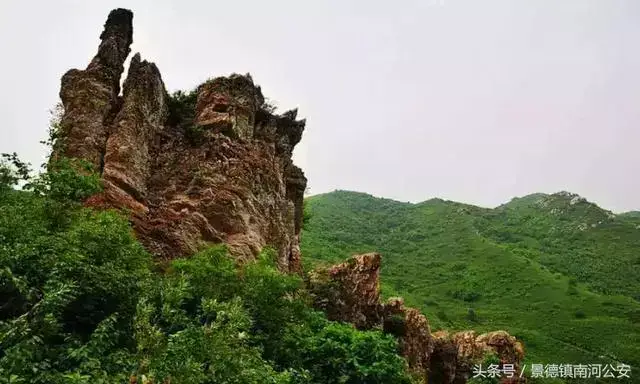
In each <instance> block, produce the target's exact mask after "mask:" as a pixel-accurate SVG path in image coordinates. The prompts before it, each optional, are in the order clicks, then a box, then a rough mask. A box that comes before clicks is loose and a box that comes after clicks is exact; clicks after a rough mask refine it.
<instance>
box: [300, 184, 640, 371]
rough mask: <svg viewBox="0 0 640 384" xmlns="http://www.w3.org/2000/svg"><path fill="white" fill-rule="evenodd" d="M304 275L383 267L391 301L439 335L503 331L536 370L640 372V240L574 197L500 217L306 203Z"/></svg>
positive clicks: (455, 207)
mask: <svg viewBox="0 0 640 384" xmlns="http://www.w3.org/2000/svg"><path fill="white" fill-rule="evenodd" d="M306 205H307V208H306V209H307V214H308V215H309V219H308V222H307V223H306V225H305V227H304V230H303V233H302V253H303V255H304V257H303V260H304V263H305V267H306V268H310V267H311V266H315V265H318V264H325V263H334V262H337V261H339V260H342V259H344V258H345V257H346V256H348V255H350V254H352V253H362V252H370V251H378V252H381V253H382V255H383V263H382V271H381V276H382V284H383V294H385V295H386V296H392V295H400V296H403V297H405V299H406V300H407V302H408V303H409V304H411V305H414V306H417V307H418V308H420V309H422V310H423V312H424V313H425V314H426V315H427V317H428V318H429V321H430V323H431V327H432V329H436V330H437V329H445V328H446V329H460V330H462V329H469V328H471V329H476V330H479V331H487V330H490V329H505V330H507V331H508V332H510V333H511V334H513V335H515V336H516V337H517V338H518V339H520V340H522V341H524V344H525V349H526V353H527V355H526V356H527V362H528V363H544V364H552V363H556V364H561V363H574V364H578V363H594V362H598V361H602V362H609V361H612V360H617V361H622V362H625V363H628V364H631V365H632V366H635V367H638V366H640V302H639V301H640V296H639V294H640V254H638V250H640V229H638V228H637V226H636V224H635V223H634V222H632V218H630V217H626V216H627V215H624V216H623V217H618V216H616V215H613V214H612V213H610V212H608V211H606V210H603V209H601V208H599V207H598V206H596V205H595V204H592V203H590V202H588V201H587V200H585V199H583V198H581V197H579V196H577V195H574V194H570V193H567V192H560V193H557V194H552V195H546V194H534V195H529V196H525V197H522V198H516V199H513V200H512V201H510V202H509V203H506V204H504V205H502V206H500V207H498V208H495V209H486V208H479V207H475V206H471V205H466V204H461V203H457V202H452V201H444V200H440V199H431V200H428V201H425V202H422V203H419V204H410V203H403V202H397V201H393V200H389V199H382V198H376V197H372V196H370V195H367V194H363V193H356V192H347V191H336V192H332V193H328V194H323V195H317V196H312V197H309V198H307V200H306Z"/></svg>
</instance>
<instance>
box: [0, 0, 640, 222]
mask: <svg viewBox="0 0 640 384" xmlns="http://www.w3.org/2000/svg"><path fill="white" fill-rule="evenodd" d="M117 7H123V8H128V9H131V10H132V11H133V12H134V19H133V23H134V35H133V39H134V44H133V47H132V54H133V53H135V52H138V51H139V52H141V54H142V57H143V58H144V59H147V60H150V61H153V62H155V63H156V64H157V65H158V67H159V68H160V71H161V72H162V76H163V80H164V82H165V84H166V85H167V88H168V89H169V90H170V91H173V90H177V89H191V88H193V87H195V86H196V85H197V84H199V83H200V82H202V81H204V80H206V79H207V78H209V77H215V76H219V75H227V74H230V73H232V72H238V73H247V72H250V73H251V74H252V76H253V78H254V80H255V81H256V83H258V84H260V85H261V86H262V89H263V92H264V93H265V96H267V97H269V98H270V99H272V100H274V101H275V102H276V104H277V105H278V106H280V107H281V110H286V109H289V108H292V107H299V110H300V113H299V116H302V117H306V118H307V129H306V131H305V134H304V138H303V140H302V142H301V143H300V144H299V145H298V147H297V149H296V152H295V156H294V157H295V160H296V163H297V164H298V165H299V166H301V167H302V168H303V169H304V171H305V173H306V175H307V177H308V179H309V186H310V187H311V193H312V194H317V193H323V192H329V191H332V190H334V189H347V190H355V191H361V192H367V193H371V194H373V195H376V196H383V197H389V198H393V199H397V200H401V201H413V202H417V201H423V200H427V199H429V198H432V197H440V198H444V199H448V200H456V201H461V202H465V203H471V204H476V205H481V206H488V207H492V206H496V205H499V204H501V203H504V202H507V201H509V200H510V199H511V198H512V197H514V196H522V195H526V194H530V193H534V192H547V193H552V192H557V191H560V190H567V191H571V192H574V193H578V194H580V195H582V196H584V197H586V198H587V199H589V200H591V201H594V202H596V203H598V204H599V205H600V206H602V207H603V208H606V209H610V210H613V211H614V212H621V211H628V210H640V50H639V49H638V41H639V40H640V1H637V0H626V1H625V0H597V1H596V0H592V1H590V0H563V1H558V0H519V1H515V0H501V1H499V0H483V1H479V0H466V1H464V0H416V1H409V0H399V1H396V2H391V1H378V0H376V1H372V0H362V1H347V0H334V1H300V0H297V1H296V0H290V1H278V0H276V1H258V0H255V1H224V2H219V1H184V0H182V1H158V0H153V1H151V0H147V1H119V2H116V1H100V2H97V1H80V0H77V1H70V0H63V1H24V0H20V1H18V0H2V2H1V3H0V52H1V53H2V60H0V84H2V88H3V89H2V92H1V94H0V116H1V121H2V124H1V125H0V152H14V151H15V152H18V153H19V154H20V155H21V156H22V157H23V159H26V160H28V161H31V162H32V163H34V164H40V163H41V162H42V161H43V160H44V159H43V156H44V153H45V149H44V147H43V146H42V145H40V144H38V141H39V140H41V139H43V138H44V137H45V135H46V129H47V125H48V119H49V115H48V112H47V111H48V110H49V109H51V108H52V107H53V105H54V104H55V103H56V102H57V101H58V91H59V86H60V77H61V76H62V74H63V73H64V72H66V71H67V70H68V69H70V68H84V67H86V65H87V64H88V63H89V61H90V59H91V58H92V57H93V55H95V53H96V52H97V48H98V44H99V39H98V37H99V35H100V32H101V31H102V26H103V24H104V21H105V20H106V17H107V14H108V13H109V11H110V10H111V9H112V8H117Z"/></svg>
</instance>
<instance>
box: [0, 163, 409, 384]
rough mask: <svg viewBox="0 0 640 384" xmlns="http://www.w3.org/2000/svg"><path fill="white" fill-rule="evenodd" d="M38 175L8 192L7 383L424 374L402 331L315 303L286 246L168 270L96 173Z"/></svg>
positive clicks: (3, 326) (351, 379)
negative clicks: (115, 206) (370, 328)
mask: <svg viewBox="0 0 640 384" xmlns="http://www.w3.org/2000/svg"><path fill="white" fill-rule="evenodd" d="M14 160H17V158H14ZM10 169H11V172H13V173H11V174H10V175H18V176H19V175H20V173H19V171H16V168H10ZM12 177H13V176H12ZM16 177H17V176H16ZM7 180H8V181H7V184H6V185H7V186H13V184H15V183H16V179H15V178H11V179H7ZM26 181H27V185H28V186H29V187H28V188H25V189H24V190H15V189H13V188H7V189H5V190H3V192H2V193H1V194H0V383H30V384H31V383H33V384H38V383H43V384H44V383H47V384H48V383H105V384H106V383H124V382H129V380H130V378H132V377H135V378H136V380H138V382H147V383H163V382H167V383H168V382H171V383H177V384H179V383H203V384H205V383H230V384H231V383H237V384H240V383H242V384H252V383H255V384H258V383H260V384H262V383H272V384H285V383H290V384H303V383H305V384H311V383H314V384H323V383H352V384H359V383H362V384H364V383H367V384H369V383H371V384H375V383H380V384H382V383H409V382H410V377H409V375H408V374H407V372H406V363H405V361H404V360H403V359H402V358H401V357H400V356H399V355H398V354H397V347H398V346H397V341H396V340H395V339H394V338H393V337H391V336H389V335H384V334H382V333H381V332H362V331H358V330H356V329H355V328H354V327H352V326H351V325H347V324H340V323H334V322H330V321H328V320H327V319H326V318H325V317H324V315H322V314H320V313H318V312H316V311H314V310H312V309H311V308H310V306H309V304H308V303H309V297H308V294H307V293H306V291H305V289H304V286H303V282H302V279H301V278H300V277H299V276H297V275H283V274H281V273H280V272H278V270H277V268H276V265H275V259H276V253H275V252H274V251H272V250H265V251H264V252H263V253H262V254H261V256H260V258H259V259H258V260H256V261H255V262H251V263H247V264H245V265H241V266H238V265H236V264H235V262H234V260H233V259H231V258H230V257H229V256H228V254H227V252H226V249H225V248H224V247H222V246H219V247H213V248H209V249H206V250H204V251H202V252H200V253H198V254H196V255H193V257H190V258H186V259H177V260H174V261H172V262H171V263H169V264H167V265H165V266H164V267H163V268H154V267H153V265H152V262H151V258H150V255H149V254H148V253H147V252H146V251H145V250H144V248H143V247H142V246H141V245H140V244H139V243H138V242H137V241H136V240H135V238H134V236H133V234H132V231H131V228H130V227H129V224H128V222H127V220H126V218H124V217H121V216H120V215H119V214H117V213H115V212H108V211H106V212H105V211H103V212H95V211H92V210H90V209H86V208H83V207H82V206H81V204H80V203H79V201H80V200H82V199H84V198H86V197H87V196H89V195H91V194H92V193H94V192H95V191H97V190H98V189H99V183H98V182H97V179H96V178H95V175H92V174H91V173H90V172H89V170H88V169H87V168H83V167H82V166H80V164H78V163H75V162H73V161H70V160H69V161H61V162H59V163H57V164H56V165H55V166H52V167H50V170H49V172H48V173H46V174H43V175H41V176H40V177H38V178H37V179H35V180H31V179H28V180H26ZM52 209H55V210H56V213H55V214H52V213H51V210H52ZM61 218H64V219H65V220H61ZM158 269H162V271H161V272H152V271H153V270H158Z"/></svg>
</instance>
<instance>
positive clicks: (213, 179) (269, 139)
mask: <svg viewBox="0 0 640 384" xmlns="http://www.w3.org/2000/svg"><path fill="white" fill-rule="evenodd" d="M132 20H133V15H132V14H131V12H130V11H128V10H123V9H117V10H114V11H112V12H111V13H110V15H109V17H108V19H107V22H106V24H105V29H104V32H103V33H102V35H101V39H102V43H101V44H100V48H99V51H98V54H97V55H96V57H95V58H94V59H93V60H92V62H91V64H89V66H88V67H87V69H86V70H84V71H80V70H71V71H69V72H67V73H66V74H65V75H64V76H63V78H62V88H61V91H60V95H61V98H62V101H63V105H64V108H65V113H64V115H63V117H62V121H61V126H62V129H61V132H60V138H59V140H58V142H57V143H56V144H55V145H54V153H53V155H52V156H53V158H57V157H58V156H66V157H75V158H81V159H85V160H87V161H89V162H91V163H92V164H94V165H95V166H96V169H97V170H99V172H101V175H102V180H103V184H104V187H105V189H104V192H103V193H102V194H100V195H97V196H93V197H92V198H90V199H89V200H88V201H87V204H88V205H90V206H94V207H105V208H123V209H126V210H128V211H129V212H130V214H131V219H132V222H133V224H134V229H135V230H136V233H137V235H138V237H139V238H140V240H141V241H142V242H143V244H145V246H146V247H147V248H148V249H149V250H150V251H151V252H152V253H154V254H155V255H156V256H157V257H161V258H172V257H176V256H182V255H187V254H190V253H193V252H195V251H197V250H198V249H200V248H201V247H202V246H203V245H205V244H207V243H219V242H225V243H227V244H228V245H229V248H230V250H231V252H232V253H233V254H234V255H236V256H237V257H238V258H239V259H241V260H243V259H252V258H254V257H255V256H256V255H257V253H259V252H260V251H261V249H262V248H263V247H265V246H271V247H274V248H275V249H276V250H277V251H278V254H279V264H280V266H281V268H282V269H283V270H286V271H299V269H300V248H299V233H300V227H301V223H302V198H303V194H304V190H305V188H306V182H307V180H306V178H305V177H304V174H303V172H302V171H301V170H300V169H299V168H297V167H296V166H295V165H293V163H292V161H291V155H292V151H293V148H294V146H295V145H296V144H297V143H298V142H299V141H300V139H301V137H302V132H303V130H304V126H305V121H304V120H301V121H299V120H296V111H295V110H294V111H289V112H286V113H284V114H283V115H274V114H273V113H272V112H271V111H270V109H269V108H268V107H267V106H266V105H265V104H264V97H263V95H262V93H261V90H260V88H259V87H257V86H256V85H254V83H253V80H252V79H251V77H250V76H249V75H245V76H241V75H231V76H230V77H220V78H216V79H213V80H210V81H207V82H206V83H205V84H203V85H201V86H200V87H199V88H198V89H197V99H196V100H195V101H194V102H193V105H190V104H189V103H188V102H185V101H184V100H182V101H175V100H173V99H171V98H170V97H169V95H168V94H167V92H166V90H165V87H164V83H163V81H162V77H161V75H160V71H159V70H158V68H157V67H156V66H155V64H153V63H149V62H147V61H143V60H141V58H140V55H139V54H136V55H134V56H133V58H132V60H131V64H130V66H129V71H128V75H127V78H126V80H125V81H124V86H123V94H122V96H119V92H120V86H119V83H120V77H121V75H122V73H123V71H124V69H123V68H124V67H123V64H124V62H125V60H126V58H127V56H128V54H129V52H130V48H129V47H130V45H131V43H132V31H133V28H132ZM172 103H174V104H175V103H179V104H180V103H182V104H180V105H179V107H180V108H183V109H185V108H186V110H187V112H186V115H184V114H185V112H184V111H182V112H181V114H177V113H176V112H175V111H174V110H173V109H175V108H176V107H175V105H174V104H172ZM183 104H184V105H183ZM172 105H173V106H174V108H173V109H172ZM187 115H188V116H187Z"/></svg>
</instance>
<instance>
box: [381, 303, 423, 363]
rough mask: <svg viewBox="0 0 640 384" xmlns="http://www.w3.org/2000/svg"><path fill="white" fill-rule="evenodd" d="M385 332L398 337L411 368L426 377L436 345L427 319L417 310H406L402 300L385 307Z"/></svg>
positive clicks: (387, 304)
mask: <svg viewBox="0 0 640 384" xmlns="http://www.w3.org/2000/svg"><path fill="white" fill-rule="evenodd" d="M383 313H384V316H383V318H384V320H383V322H384V328H383V329H384V331H385V332H387V333H391V334H394V335H396V337H397V338H398V341H399V344H400V350H401V351H402V355H403V356H404V357H405V358H406V359H407V363H408V364H409V367H410V368H411V369H412V370H413V371H415V372H417V373H421V374H423V375H425V376H426V374H427V373H428V372H429V364H430V358H431V354H432V352H433V348H434V343H433V338H432V337H431V328H430V327H429V321H428V320H427V318H426V317H425V316H424V315H423V314H421V313H420V311H418V310H417V309H415V308H405V306H404V300H403V299H402V298H392V299H389V301H388V302H387V303H386V304H385V305H384V309H383Z"/></svg>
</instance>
